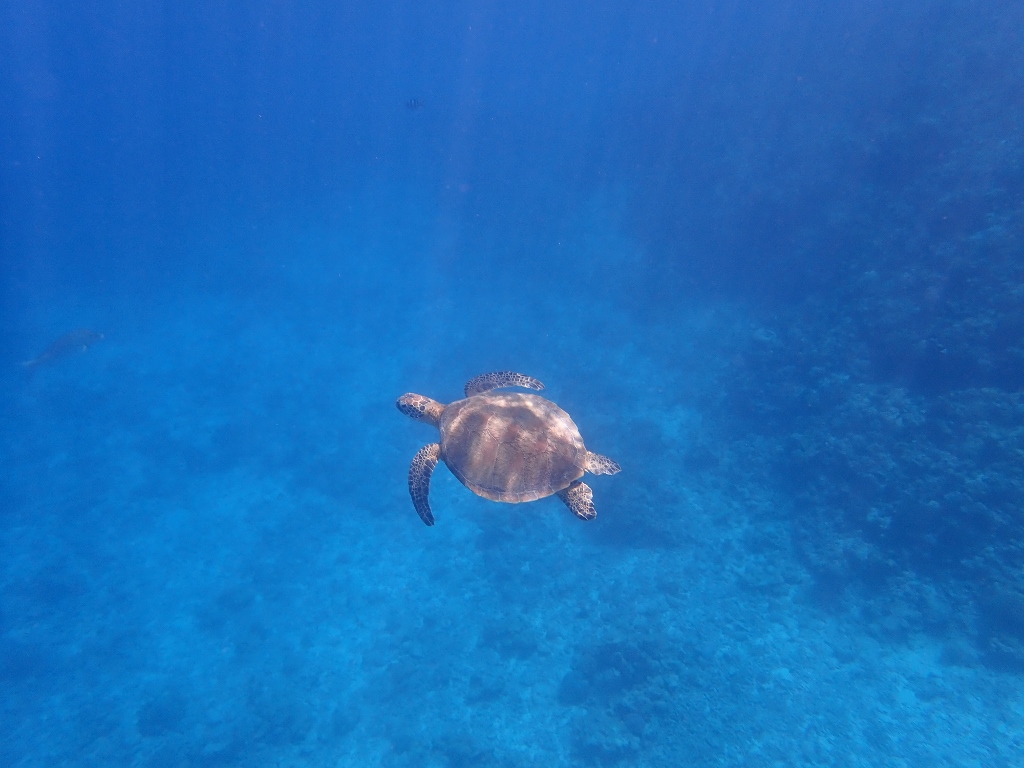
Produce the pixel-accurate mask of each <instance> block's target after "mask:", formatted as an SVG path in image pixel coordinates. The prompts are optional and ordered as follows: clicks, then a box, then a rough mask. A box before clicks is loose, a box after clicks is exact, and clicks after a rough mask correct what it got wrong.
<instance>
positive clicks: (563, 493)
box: [558, 480, 597, 520]
mask: <svg viewBox="0 0 1024 768" xmlns="http://www.w3.org/2000/svg"><path fill="white" fill-rule="evenodd" d="M558 498H560V499H561V500H562V501H563V502H565V506H567V507H568V508H569V511H570V512H572V513H573V514H574V515H576V517H578V518H579V519H580V520H593V519H594V518H595V517H597V510H596V509H594V492H593V491H592V490H590V486H589V485H587V484H586V483H581V482H580V481H579V480H577V481H576V482H574V483H573V484H572V485H570V486H569V487H568V488H563V489H562V490H560V491H559V492H558Z"/></svg>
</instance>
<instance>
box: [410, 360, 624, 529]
mask: <svg viewBox="0 0 1024 768" xmlns="http://www.w3.org/2000/svg"><path fill="white" fill-rule="evenodd" d="M504 387H523V388H525V389H538V390H539V389H544V385H543V384H541V383H540V382H539V381H537V380H536V379H533V378H530V377H529V376H524V375H522V374H521V373H513V372H512V371H501V372H499V373H485V374H483V375H482V376H477V377H476V378H475V379H470V380H469V382H468V383H467V384H466V399H465V400H456V401H455V402H454V403H449V404H448V405H443V404H441V403H439V402H437V401H436V400H431V399H430V398H429V397H424V396H423V395H416V394H413V393H411V392H410V393H408V394H405V395H402V396H401V397H400V398H398V402H397V403H395V405H397V406H398V410H400V411H401V412H402V413H404V414H405V415H406V416H409V417H410V418H413V419H416V420H417V421H425V422H427V423H428V424H432V425H433V426H435V427H437V428H438V429H439V430H440V431H441V442H440V443H431V444H430V445H427V446H424V447H423V448H421V449H420V450H419V452H418V453H417V454H416V456H415V457H414V458H413V460H412V466H410V467H409V494H410V495H411V496H412V503H413V505H414V506H415V507H416V512H417V514H419V516H420V519H421V520H423V522H424V523H426V524H427V525H433V524H434V516H433V514H431V512H430V502H429V500H428V498H427V495H428V493H429V491H430V476H431V474H433V472H434V467H436V466H437V461H438V459H441V460H443V461H444V463H445V464H447V465H448V468H449V469H450V470H451V471H452V474H454V475H455V476H456V477H457V478H459V480H460V481H461V482H462V484H463V485H465V486H466V487H467V488H469V490H471V491H473V493H475V494H477V495H479V496H483V497H484V498H485V499H491V500H492V501H505V502H509V503H511V504H518V503H519V502H521V501H533V500H535V499H542V498H544V497H545V496H551V495H552V494H558V498H560V499H561V500H562V501H563V502H565V505H566V506H567V507H569V509H570V510H571V511H572V513H573V514H574V515H576V517H578V518H580V519H581V520H593V519H594V518H595V517H596V516H597V510H596V509H594V493H593V491H591V490H590V488H589V487H588V486H587V484H586V483H583V482H580V478H581V477H583V473H584V472H591V473H593V474H595V475H614V474H615V473H616V472H618V471H619V470H620V469H621V467H620V466H619V465H618V464H616V463H615V462H614V461H612V460H611V459H609V458H608V457H607V456H601V455H600V454H597V453H591V452H590V451H588V450H587V449H586V447H584V445H583V438H582V437H580V431H579V429H577V428H576V425H575V424H573V421H572V419H570V418H569V414H567V413H566V412H565V411H563V410H562V409H561V408H559V407H558V406H557V405H555V404H554V403H552V402H551V401H550V400H545V399H544V398H543V397H541V396H539V395H528V394H524V393H522V392H495V391H494V390H496V389H501V388H504Z"/></svg>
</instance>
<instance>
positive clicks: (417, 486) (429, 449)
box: [409, 443, 441, 525]
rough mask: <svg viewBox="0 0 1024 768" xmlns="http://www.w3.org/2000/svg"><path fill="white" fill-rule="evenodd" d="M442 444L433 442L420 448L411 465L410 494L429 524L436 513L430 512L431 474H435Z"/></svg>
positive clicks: (431, 523)
mask: <svg viewBox="0 0 1024 768" xmlns="http://www.w3.org/2000/svg"><path fill="white" fill-rule="evenodd" d="M440 454H441V446H440V445H438V444H437V443H431V444H430V445H425V446H423V447H422V448H420V449H419V450H418V451H417V452H416V455H415V456H413V458H412V464H411V465H410V466H409V495H410V496H412V504H413V506H414V507H416V514H417V515H419V516H420V520H422V521H423V522H424V523H426V524H427V525H433V524H434V515H433V514H431V512H430V500H429V498H428V497H429V495H430V476H431V475H432V474H434V467H436V466H437V459H438V456H440Z"/></svg>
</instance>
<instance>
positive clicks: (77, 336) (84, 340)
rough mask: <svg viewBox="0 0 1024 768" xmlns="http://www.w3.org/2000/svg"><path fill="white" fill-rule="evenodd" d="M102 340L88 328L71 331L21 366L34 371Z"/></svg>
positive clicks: (100, 336) (83, 350)
mask: <svg viewBox="0 0 1024 768" xmlns="http://www.w3.org/2000/svg"><path fill="white" fill-rule="evenodd" d="M102 338H103V334H102V333H98V332H96V331H93V330H90V329H89V328H79V329H77V330H74V331H71V332H70V333H65V334H64V335H63V336H61V337H60V338H59V339H57V340H56V341H55V342H53V344H51V345H50V346H48V347H47V348H46V349H45V350H43V353H42V354H41V355H39V357H36V358H34V359H32V360H26V361H25V362H24V363H22V366H24V367H25V368H26V369H28V370H29V371H34V370H35V369H36V368H38V367H39V366H41V365H49V364H50V363H53V362H56V361H57V360H60V359H61V358H64V357H67V356H68V355H73V354H74V353H76V352H85V350H87V349H88V348H89V347H91V346H92V345H93V344H95V343H96V342H97V341H99V340H100V339H102Z"/></svg>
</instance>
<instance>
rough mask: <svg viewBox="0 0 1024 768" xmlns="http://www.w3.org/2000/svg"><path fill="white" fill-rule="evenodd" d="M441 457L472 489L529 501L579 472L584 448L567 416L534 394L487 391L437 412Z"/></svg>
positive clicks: (500, 497)
mask: <svg viewBox="0 0 1024 768" xmlns="http://www.w3.org/2000/svg"><path fill="white" fill-rule="evenodd" d="M439 426H440V428H441V458H442V459H443V460H444V462H445V463H446V464H447V465H448V468H449V469H451V471H452V474H454V475H455V476H456V477H457V478H459V480H460V481H461V482H462V483H463V485H465V486H466V487H467V488H469V489H470V490H471V491H473V492H474V493H477V494H479V495H480V496H483V497H484V498H487V499H492V500H493V501H508V502H512V503H517V502H520V501H533V500H534V499H541V498H544V497H545V496H550V495H551V494H553V493H557V492H558V491H560V490H562V489H563V488H567V487H568V486H569V485H570V483H572V482H573V481H574V480H578V479H579V478H581V477H582V476H583V471H584V468H585V467H586V462H587V449H586V448H585V447H584V446H583V438H582V437H580V431H579V430H578V429H577V428H576V425H575V424H574V423H573V421H572V419H570V418H569V414H567V413H566V412H565V411H563V410H562V409H561V408H559V407H558V406H557V405H555V404H554V403H552V402H551V401H550V400H545V399H544V398H543V397H539V396H538V395H526V394H522V393H519V392H486V393H484V394H481V395H474V396H473V397H469V398H466V399H465V400H457V401H456V402H454V403H451V404H450V405H448V406H447V407H446V408H445V409H444V413H443V414H442V415H441V423H440V425H439Z"/></svg>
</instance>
